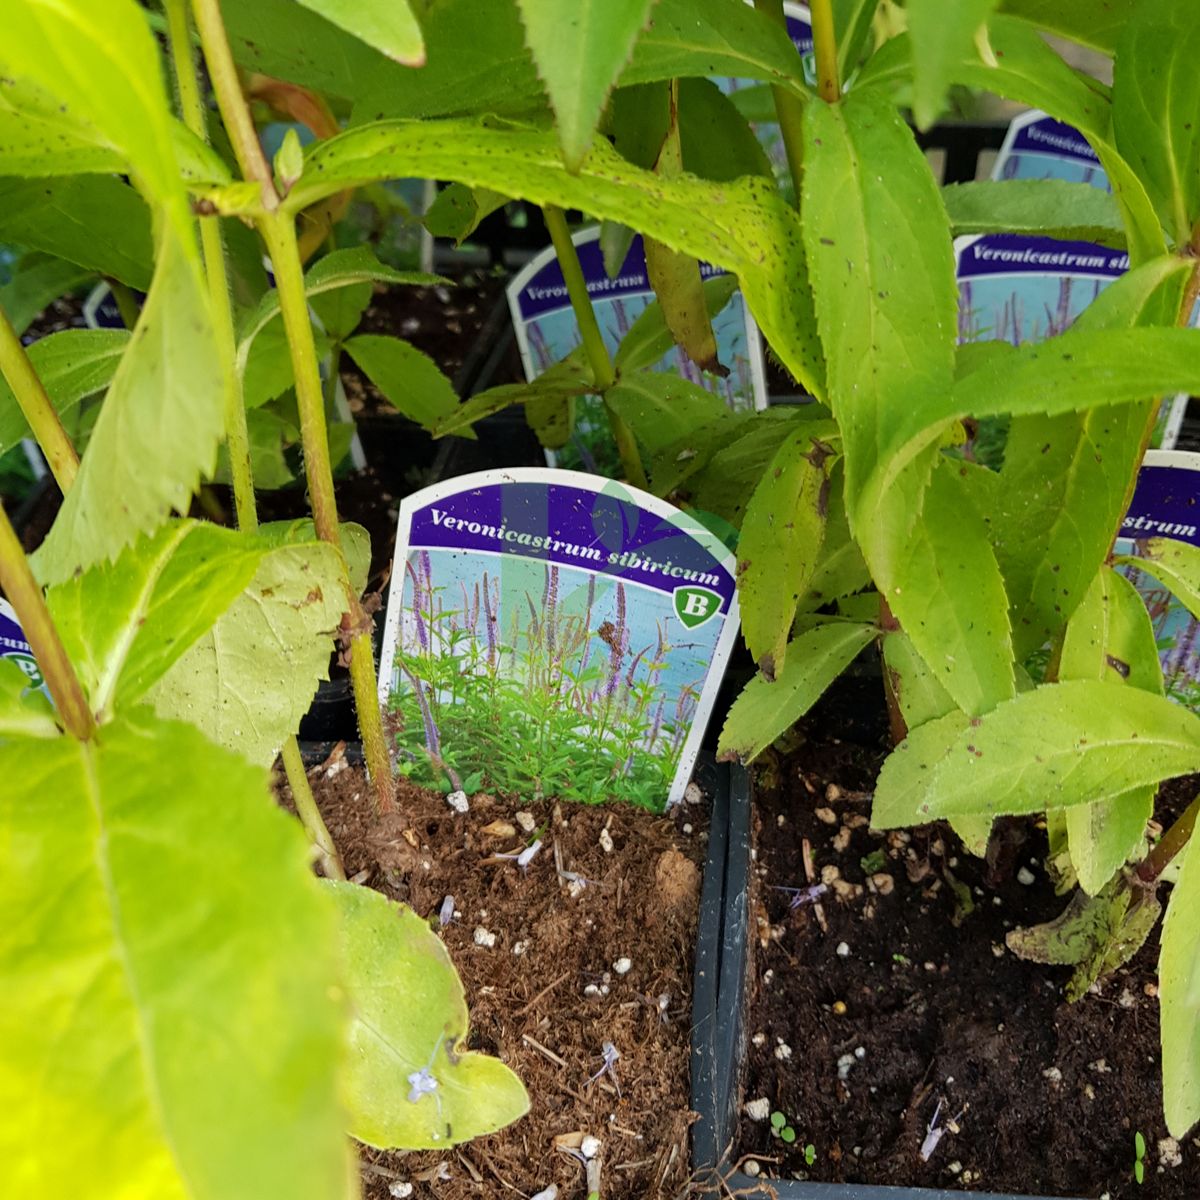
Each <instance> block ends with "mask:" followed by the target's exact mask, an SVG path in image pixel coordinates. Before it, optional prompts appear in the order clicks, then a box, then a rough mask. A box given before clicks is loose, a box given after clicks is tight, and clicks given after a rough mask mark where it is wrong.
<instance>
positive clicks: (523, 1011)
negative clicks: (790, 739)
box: [513, 971, 571, 1017]
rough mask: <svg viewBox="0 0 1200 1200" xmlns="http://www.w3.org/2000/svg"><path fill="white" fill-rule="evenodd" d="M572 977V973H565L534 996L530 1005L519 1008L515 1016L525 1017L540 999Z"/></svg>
mask: <svg viewBox="0 0 1200 1200" xmlns="http://www.w3.org/2000/svg"><path fill="white" fill-rule="evenodd" d="M570 975H571V972H570V971H564V972H563V973H562V974H561V975H560V976H559V977H558V978H557V979H554V980H552V981H551V982H550V983H548V984H546V986H545V987H544V988H542V990H541V991H540V992H538V994H537V995H536V996H534V998H533V999H532V1000H530V1001H529V1003H528V1004H526V1005H525V1006H524V1007H522V1008H518V1009H517V1011H516V1012H515V1013H514V1014H513V1015H514V1016H518V1017H523V1016H524V1015H525V1014H526V1013H527V1012H529V1011H530V1009H532V1008H533V1006H534V1005H535V1004H536V1003H537V1002H538V1001H539V1000H540V999H542V997H543V996H545V995H547V994H548V993H550V992H552V991H554V989H555V988H556V987H558V985H559V984H560V983H562V982H563V980H564V979H568V978H569V977H570Z"/></svg>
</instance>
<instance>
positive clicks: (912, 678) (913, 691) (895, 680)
mask: <svg viewBox="0 0 1200 1200" xmlns="http://www.w3.org/2000/svg"><path fill="white" fill-rule="evenodd" d="M883 663H884V669H885V670H886V671H887V673H888V679H889V690H890V691H891V694H892V695H893V696H894V697H895V699H896V702H897V703H898V704H899V706H900V715H901V716H903V718H904V723H905V725H907V726H908V728H909V729H917V728H919V727H920V726H921V725H924V724H926V723H927V722H929V721H935V720H937V719H938V718H939V717H944V716H946V715H947V714H949V713H952V712H954V711H955V709H956V707H957V706H956V705H955V703H954V701H953V700H952V699H951V698H950V693H949V692H947V691H946V689H945V688H944V687H942V685H941V684H940V683H938V681H937V677H936V676H935V675H934V674H933V672H932V671H931V670H930V669H929V667H928V666H927V665H926V664H925V660H924V659H923V658H922V657H921V656H920V654H918V653H917V648H916V647H915V646H914V645H913V643H912V638H910V637H909V636H908V635H907V634H905V633H903V632H901V631H899V630H896V631H894V632H889V633H885V634H884V635H883Z"/></svg>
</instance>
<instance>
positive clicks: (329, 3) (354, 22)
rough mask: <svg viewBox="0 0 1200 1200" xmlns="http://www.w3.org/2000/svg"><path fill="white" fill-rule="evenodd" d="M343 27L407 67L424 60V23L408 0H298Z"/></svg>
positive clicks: (416, 65) (419, 63) (416, 64)
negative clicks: (418, 18)
mask: <svg viewBox="0 0 1200 1200" xmlns="http://www.w3.org/2000/svg"><path fill="white" fill-rule="evenodd" d="M299 2H300V4H301V5H303V6H304V7H305V8H310V9H312V11H313V12H315V13H319V14H320V15H321V16H322V17H324V18H325V19H326V20H327V21H330V22H332V23H333V24H334V25H337V26H338V27H339V28H340V29H344V30H346V32H347V33H352V34H354V36H355V37H356V38H359V39H360V40H361V41H364V42H366V43H367V45H368V46H374V47H375V49H376V50H379V51H381V52H382V53H384V54H386V55H387V56H388V58H391V59H395V61H396V62H398V63H402V64H403V65H404V66H406V67H419V66H421V65H422V64H423V63H424V62H425V45H424V42H423V41H422V38H421V26H420V25H419V24H418V23H417V18H416V17H415V16H414V15H413V11H412V8H411V7H410V6H409V3H408V0H299Z"/></svg>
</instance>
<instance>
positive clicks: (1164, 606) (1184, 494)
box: [1115, 450, 1200, 712]
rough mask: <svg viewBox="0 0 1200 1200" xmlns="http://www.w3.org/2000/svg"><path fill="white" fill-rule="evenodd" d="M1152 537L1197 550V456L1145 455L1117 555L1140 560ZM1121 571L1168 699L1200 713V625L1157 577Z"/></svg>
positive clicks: (1199, 529) (1199, 506)
mask: <svg viewBox="0 0 1200 1200" xmlns="http://www.w3.org/2000/svg"><path fill="white" fill-rule="evenodd" d="M1155 537H1166V538H1174V539H1175V540H1176V541H1180V542H1188V543H1189V544H1190V545H1193V546H1200V454H1193V453H1188V452H1185V451H1181V450H1151V451H1149V452H1148V453H1147V455H1146V459H1145V462H1143V464H1142V469H1141V471H1139V472H1138V479H1137V487H1136V488H1135V489H1134V493H1133V500H1132V502H1131V503H1130V505H1129V511H1128V512H1127V513H1126V514H1125V520H1124V521H1123V522H1122V525H1121V534H1120V537H1118V538H1117V542H1116V547H1115V549H1116V552H1117V553H1118V554H1130V555H1136V556H1138V557H1144V556H1145V553H1146V543H1147V541H1149V539H1151V538H1155ZM1121 570H1123V571H1124V572H1125V574H1126V575H1128V576H1129V578H1130V580H1131V581H1132V582H1133V584H1134V586H1135V587H1136V588H1137V590H1138V591H1139V592H1140V593H1141V594H1142V597H1143V598H1144V599H1145V601H1146V607H1147V608H1148V609H1149V610H1150V620H1151V622H1152V624H1153V626H1154V638H1155V641H1156V642H1157V643H1158V650H1159V659H1160V661H1161V662H1162V672H1163V686H1164V688H1165V689H1166V693H1167V695H1168V696H1170V697H1171V698H1172V699H1173V700H1178V701H1179V703H1180V704H1185V705H1187V706H1188V707H1189V708H1191V709H1193V710H1195V711H1198V712H1200V623H1197V622H1196V621H1195V620H1194V619H1193V617H1192V615H1191V613H1189V612H1188V610H1187V609H1186V608H1184V606H1183V605H1182V604H1180V603H1179V601H1178V600H1176V599H1175V598H1174V596H1172V595H1171V593H1170V592H1169V591H1167V589H1166V588H1165V587H1163V586H1162V584H1160V583H1159V582H1158V581H1157V580H1156V579H1153V578H1151V577H1150V576H1149V575H1146V574H1144V573H1143V572H1141V571H1136V570H1132V569H1128V568H1124V567H1122V568H1121Z"/></svg>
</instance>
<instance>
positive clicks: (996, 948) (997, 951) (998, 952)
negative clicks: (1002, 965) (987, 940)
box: [992, 942, 1004, 958]
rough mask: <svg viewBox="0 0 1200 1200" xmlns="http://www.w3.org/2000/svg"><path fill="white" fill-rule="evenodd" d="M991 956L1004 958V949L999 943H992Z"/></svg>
mask: <svg viewBox="0 0 1200 1200" xmlns="http://www.w3.org/2000/svg"><path fill="white" fill-rule="evenodd" d="M992 954H993V955H995V957H996V958H1003V957H1004V947H1003V946H1002V945H1001V944H1000V943H999V942H993V943H992Z"/></svg>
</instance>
